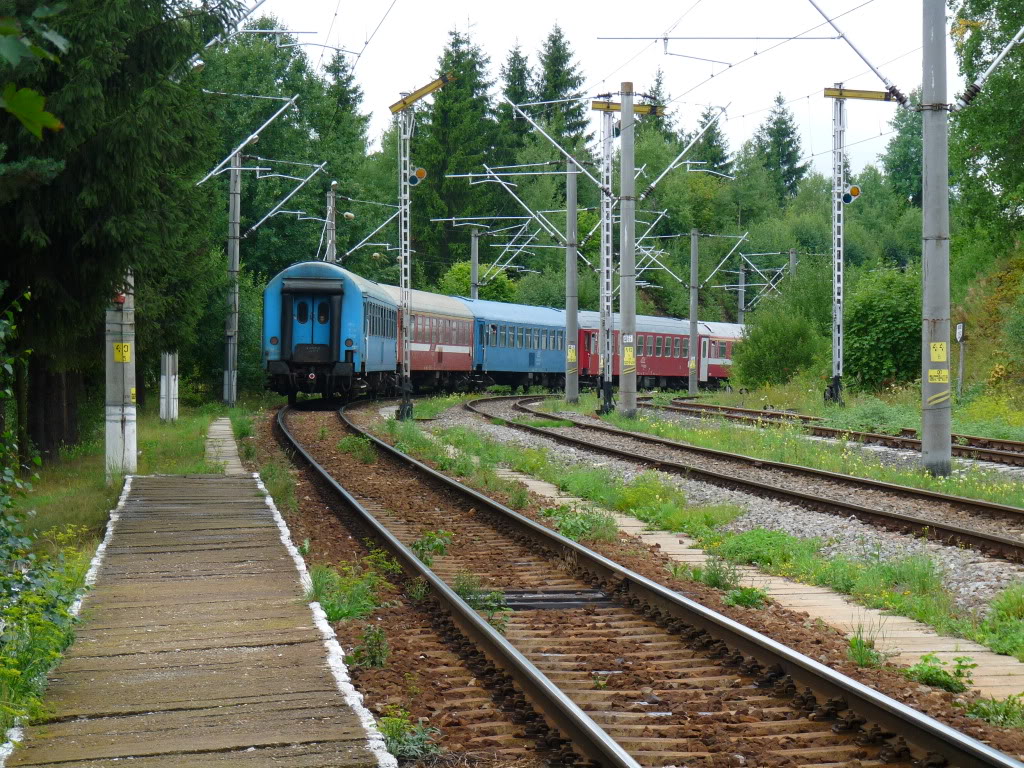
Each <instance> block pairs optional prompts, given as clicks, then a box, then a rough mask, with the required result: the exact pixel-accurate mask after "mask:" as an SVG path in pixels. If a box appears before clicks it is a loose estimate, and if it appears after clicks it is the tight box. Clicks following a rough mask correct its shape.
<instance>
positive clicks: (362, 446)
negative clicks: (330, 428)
mask: <svg viewBox="0 0 1024 768" xmlns="http://www.w3.org/2000/svg"><path fill="white" fill-rule="evenodd" d="M337 449H338V450H339V451H341V452H342V453H348V454H351V455H352V456H354V457H355V458H356V459H358V460H359V461H361V462H362V463H363V464H373V463H374V462H376V461H377V449H376V448H374V446H373V442H372V441H371V440H370V438H368V437H364V436H363V435H346V436H345V437H343V438H341V440H339V441H338V445H337Z"/></svg>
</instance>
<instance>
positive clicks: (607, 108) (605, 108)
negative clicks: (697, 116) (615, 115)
mask: <svg viewBox="0 0 1024 768" xmlns="http://www.w3.org/2000/svg"><path fill="white" fill-rule="evenodd" d="M590 108H591V109H594V110H597V111H598V112H621V111H622V105H621V104H620V103H619V102H617V101H592V102H590ZM633 112H634V113H635V114H637V115H655V116H657V115H664V114H665V107H664V105H662V104H634V105H633Z"/></svg>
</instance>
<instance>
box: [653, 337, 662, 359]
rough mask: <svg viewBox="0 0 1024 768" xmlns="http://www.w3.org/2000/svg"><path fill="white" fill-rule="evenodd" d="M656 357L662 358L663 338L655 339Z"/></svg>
mask: <svg viewBox="0 0 1024 768" xmlns="http://www.w3.org/2000/svg"><path fill="white" fill-rule="evenodd" d="M654 356H655V357H661V336H657V337H655V339H654Z"/></svg>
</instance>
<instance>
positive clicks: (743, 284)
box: [736, 256, 747, 324]
mask: <svg viewBox="0 0 1024 768" xmlns="http://www.w3.org/2000/svg"><path fill="white" fill-rule="evenodd" d="M738 298H739V301H738V302H737V306H738V309H737V310H736V322H737V323H741V324H742V323H743V318H744V316H745V315H746V312H747V268H746V266H744V264H743V257H742V256H740V290H739V297H738Z"/></svg>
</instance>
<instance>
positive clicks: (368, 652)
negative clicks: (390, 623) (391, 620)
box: [349, 625, 391, 667]
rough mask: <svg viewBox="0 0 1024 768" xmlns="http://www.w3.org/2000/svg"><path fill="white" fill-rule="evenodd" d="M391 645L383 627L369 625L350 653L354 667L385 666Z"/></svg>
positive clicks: (350, 659)
mask: <svg viewBox="0 0 1024 768" xmlns="http://www.w3.org/2000/svg"><path fill="white" fill-rule="evenodd" d="M390 655H391V646H390V645H389V644H388V638H387V635H385V634H384V629H383V627H375V626H373V625H368V626H367V627H366V628H365V629H364V630H363V632H362V634H361V635H359V644H358V645H356V646H355V647H354V648H353V649H352V652H351V653H350V654H349V663H350V664H351V665H352V666H353V667H383V666H384V665H385V664H387V663H388V656H390Z"/></svg>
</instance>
